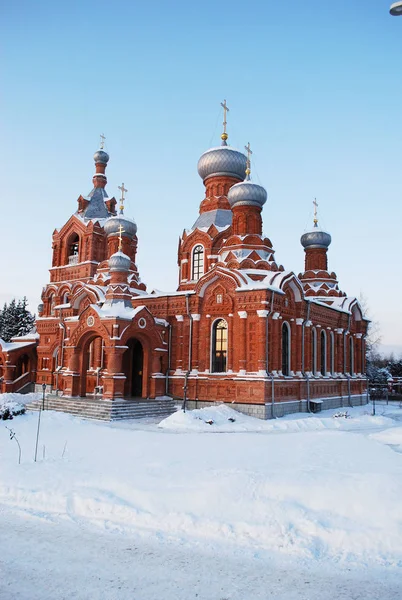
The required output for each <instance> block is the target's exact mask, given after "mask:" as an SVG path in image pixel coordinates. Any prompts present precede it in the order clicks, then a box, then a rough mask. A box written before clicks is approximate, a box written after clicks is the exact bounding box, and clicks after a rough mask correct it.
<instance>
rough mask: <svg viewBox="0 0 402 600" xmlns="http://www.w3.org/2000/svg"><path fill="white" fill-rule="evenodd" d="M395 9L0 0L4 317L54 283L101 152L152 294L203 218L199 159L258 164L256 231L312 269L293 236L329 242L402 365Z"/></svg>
mask: <svg viewBox="0 0 402 600" xmlns="http://www.w3.org/2000/svg"><path fill="white" fill-rule="evenodd" d="M390 3H391V2H390V0H337V1H336V2H323V1H322V0H321V1H318V0H304V2H293V3H288V2H284V1H282V0H281V1H278V0H263V1H259V0H255V1H253V0H249V1H248V2H247V3H245V2H244V1H241V2H240V1H237V0H232V1H231V2H216V1H210V0H205V1H203V2H195V1H193V2H189V1H188V0H187V1H186V2H183V1H181V0H177V1H174V0H173V1H171V2H166V1H152V0H148V1H147V2H143V1H142V2H139V1H136V0H135V1H131V2H128V1H126V2H123V1H121V0H114V2H109V1H108V2H105V1H103V0H97V1H96V2H94V1H92V0H86V1H82V0H81V1H79V2H78V1H76V0H70V1H69V2H68V3H64V2H63V3H62V2H54V0H53V1H52V2H48V1H46V0H42V1H41V0H38V2H35V3H33V2H31V1H28V0H20V1H19V2H14V3H12V2H10V1H8V2H7V1H6V2H3V3H1V7H0V40H1V41H0V51H1V67H0V77H1V86H0V90H1V91H0V128H1V140H2V143H1V145H0V164H1V172H2V199H3V200H2V210H1V213H0V235H1V246H2V256H3V261H2V267H1V286H0V303H1V304H2V303H3V302H5V301H6V302H8V301H9V300H11V298H13V297H22V296H23V295H26V296H27V297H28V300H29V304H30V308H31V310H33V311H35V310H36V307H37V304H38V303H39V301H40V295H41V290H42V287H43V286H44V285H46V283H47V282H48V280H49V274H48V269H49V267H50V266H51V239H52V232H53V231H54V229H55V228H56V227H61V226H62V225H63V224H64V223H65V222H66V221H67V220H68V218H69V217H70V216H71V214H72V213H73V212H75V210H76V208H77V203H76V200H77V198H78V197H79V195H80V194H83V195H87V194H88V193H89V192H90V190H91V189H92V175H93V172H94V165H93V153H94V152H95V151H96V150H97V148H98V147H99V136H100V134H101V133H104V134H105V136H106V142H105V149H106V150H107V152H108V153H109V154H110V161H109V165H108V169H107V176H108V185H107V191H108V193H109V196H112V195H115V196H116V197H117V196H118V193H119V190H118V185H121V183H122V182H124V183H125V186H126V188H127V189H128V193H127V201H126V214H127V215H128V216H131V217H133V218H134V219H135V221H136V222H137V225H138V234H137V235H138V239H139V249H138V255H137V265H138V268H139V271H140V276H141V278H142V280H143V281H144V282H145V283H146V284H147V286H148V289H150V290H152V289H154V288H157V289H162V290H172V289H176V287H177V281H178V268H177V245H178V239H179V236H180V235H181V233H182V232H183V229H185V228H188V227H191V225H192V224H193V223H194V221H195V220H196V218H197V215H198V210H199V204H200V202H201V200H202V199H203V197H204V195H203V191H204V188H203V184H202V181H201V179H200V178H199V176H198V174H197V162H198V159H199V157H200V155H201V154H202V153H203V152H204V151H205V150H207V149H208V148H209V147H211V146H215V145H219V143H220V139H219V136H220V133H221V121H222V110H221V107H220V103H221V102H222V101H223V100H224V99H226V100H227V103H228V106H229V109H230V111H229V114H228V133H229V140H228V142H229V144H231V145H233V146H235V147H237V148H239V149H243V148H244V145H245V144H247V143H248V142H250V144H251V147H252V150H253V156H252V159H253V162H252V178H253V180H254V181H255V182H257V183H260V184H262V185H263V186H264V187H265V188H266V189H267V191H268V201H267V203H266V204H265V206H264V210H263V220H264V232H265V233H266V234H267V235H268V237H269V238H270V239H271V241H272V243H273V246H274V249H275V250H276V259H277V261H278V263H280V264H283V265H284V267H285V268H286V269H288V270H292V271H294V272H295V273H296V274H298V273H300V272H301V271H302V270H303V265H304V252H303V249H302V247H301V245H300V236H301V234H302V233H303V232H304V231H305V230H306V228H309V227H310V226H311V224H312V218H313V215H312V212H313V205H312V202H313V200H314V198H315V197H316V198H317V201H318V203H319V219H320V225H321V226H322V227H323V228H325V229H326V230H328V231H329V232H330V233H331V235H332V245H331V247H330V249H329V268H330V270H334V271H335V272H336V273H337V275H338V279H339V283H340V287H341V289H342V290H344V291H346V292H347V294H348V295H350V296H357V297H359V296H360V295H363V296H364V298H365V300H366V304H367V307H368V312H369V316H370V317H371V318H372V319H374V320H376V321H378V322H379V325H380V330H381V335H382V343H383V344H384V349H385V350H390V349H394V350H396V351H401V352H402V308H401V298H402V277H401V267H400V256H401V250H400V248H401V223H402V210H401V191H402V181H401V168H400V157H401V154H402V152H401V150H402V122H401V119H400V115H399V107H400V105H401V99H402V73H401V68H400V63H401V56H402V17H401V18H395V17H391V16H390V15H389V5H390Z"/></svg>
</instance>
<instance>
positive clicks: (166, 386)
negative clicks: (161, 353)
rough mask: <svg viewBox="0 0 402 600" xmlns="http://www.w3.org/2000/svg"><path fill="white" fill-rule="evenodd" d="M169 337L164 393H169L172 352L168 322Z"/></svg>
mask: <svg viewBox="0 0 402 600" xmlns="http://www.w3.org/2000/svg"><path fill="white" fill-rule="evenodd" d="M168 327H169V338H168V366H167V371H166V383H165V394H166V396H168V395H169V373H170V367H171V352H172V325H171V324H170V323H169V325H168Z"/></svg>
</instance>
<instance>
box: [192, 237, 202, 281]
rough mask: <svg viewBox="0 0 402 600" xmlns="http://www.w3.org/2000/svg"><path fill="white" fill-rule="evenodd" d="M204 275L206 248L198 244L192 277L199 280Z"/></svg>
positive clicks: (194, 251)
mask: <svg viewBox="0 0 402 600" xmlns="http://www.w3.org/2000/svg"><path fill="white" fill-rule="evenodd" d="M202 275H204V248H203V247H202V246H201V244H198V246H196V247H195V248H194V250H193V268H192V276H191V279H192V280H193V281H197V280H198V279H200V277H202Z"/></svg>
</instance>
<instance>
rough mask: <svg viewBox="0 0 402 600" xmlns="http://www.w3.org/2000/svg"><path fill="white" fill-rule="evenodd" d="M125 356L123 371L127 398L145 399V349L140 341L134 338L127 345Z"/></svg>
mask: <svg viewBox="0 0 402 600" xmlns="http://www.w3.org/2000/svg"><path fill="white" fill-rule="evenodd" d="M127 346H128V349H127V350H126V351H125V353H124V356H123V371H124V374H125V376H126V377H127V379H126V385H125V390H124V395H125V396H131V397H132V398H142V397H143V392H142V390H143V372H144V349H143V347H142V344H141V342H140V341H139V340H137V339H135V338H133V339H131V340H130V341H129V342H128V343H127Z"/></svg>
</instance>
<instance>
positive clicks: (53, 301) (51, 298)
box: [49, 294, 56, 315]
mask: <svg viewBox="0 0 402 600" xmlns="http://www.w3.org/2000/svg"><path fill="white" fill-rule="evenodd" d="M55 306H56V298H55V296H54V294H51V295H50V296H49V312H50V314H51V315H54V307H55Z"/></svg>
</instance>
